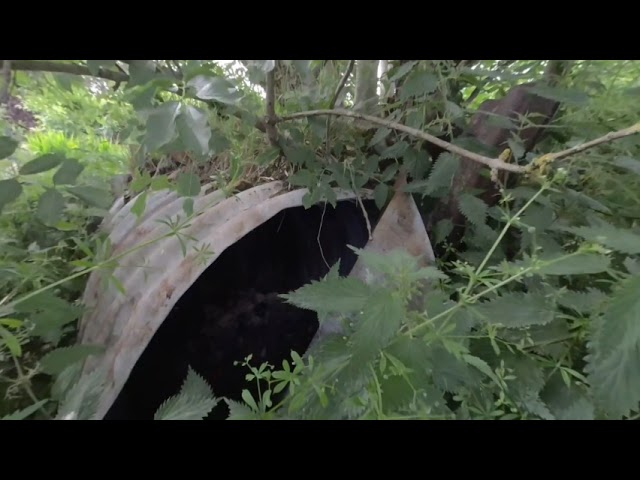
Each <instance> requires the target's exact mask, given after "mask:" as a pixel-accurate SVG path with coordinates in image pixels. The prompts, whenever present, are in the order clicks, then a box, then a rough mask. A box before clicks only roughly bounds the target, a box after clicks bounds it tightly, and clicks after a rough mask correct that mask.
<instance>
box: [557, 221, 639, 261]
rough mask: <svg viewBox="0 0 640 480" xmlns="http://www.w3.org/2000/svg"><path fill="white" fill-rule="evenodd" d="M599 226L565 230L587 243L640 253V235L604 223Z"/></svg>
mask: <svg viewBox="0 0 640 480" xmlns="http://www.w3.org/2000/svg"><path fill="white" fill-rule="evenodd" d="M601 223H602V224H601V225H599V226H592V227H570V228H563V230H564V231H567V232H570V233H573V234H574V235H577V236H579V237H582V238H584V239H585V240H587V241H590V242H594V243H600V244H602V245H604V246H606V247H609V248H612V249H614V250H617V251H619V252H622V253H629V254H632V255H633V254H637V253H640V235H637V234H635V233H633V232H631V231H629V230H625V229H623V228H617V227H614V226H613V225H609V224H608V223H605V222H602V221H601Z"/></svg>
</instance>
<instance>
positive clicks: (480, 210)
mask: <svg viewBox="0 0 640 480" xmlns="http://www.w3.org/2000/svg"><path fill="white" fill-rule="evenodd" d="M458 208H459V209H460V213H462V215H464V217H465V218H466V219H467V220H468V221H469V222H470V223H473V224H474V225H484V223H485V221H486V218H487V208H488V207H487V204H486V203H484V201H483V200H482V199H481V198H478V197H474V196H473V195H470V194H468V193H463V194H462V195H460V198H459V201H458Z"/></svg>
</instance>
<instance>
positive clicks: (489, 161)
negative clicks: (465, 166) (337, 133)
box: [279, 109, 526, 173]
mask: <svg viewBox="0 0 640 480" xmlns="http://www.w3.org/2000/svg"><path fill="white" fill-rule="evenodd" d="M320 115H334V116H341V117H351V118H357V119H360V120H365V121H367V122H371V123H374V124H377V125H381V126H383V127H387V128H390V129H392V130H398V131H400V132H404V133H407V134H409V135H411V136H413V137H416V138H420V139H422V140H425V141H427V142H429V143H433V144H434V145H437V146H439V147H440V148H442V149H444V150H447V151H449V152H451V153H455V154H456V155H460V156H462V157H466V158H468V159H470V160H473V161H475V162H478V163H482V164H484V165H486V166H488V167H491V168H498V169H502V170H508V171H510V172H516V173H524V172H525V171H526V167H524V166H520V165H512V164H509V163H505V162H503V161H501V160H499V159H497V158H489V157H485V156H484V155H479V154H477V153H473V152H470V151H469V150H466V149H464V148H461V147H458V146H456V145H452V144H451V143H449V142H446V141H444V140H440V139H439V138H438V137H434V136H433V135H430V134H428V133H425V132H423V131H421V130H418V129H416V128H411V127H407V126H406V125H403V124H401V123H398V122H393V121H391V120H385V119H384V118H379V117H374V116H373V115H367V114H365V113H358V112H353V111H350V110H343V109H335V110H310V111H307V112H299V113H293V114H291V115H286V116H284V117H281V118H280V119H279V121H286V120H294V119H298V118H306V117H317V116H320Z"/></svg>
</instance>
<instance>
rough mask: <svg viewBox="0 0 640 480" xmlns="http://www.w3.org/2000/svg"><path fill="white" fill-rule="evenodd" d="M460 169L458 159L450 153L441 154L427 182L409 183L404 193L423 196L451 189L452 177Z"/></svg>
mask: <svg viewBox="0 0 640 480" xmlns="http://www.w3.org/2000/svg"><path fill="white" fill-rule="evenodd" d="M459 167H460V158H459V157H458V156H454V155H452V154H450V153H443V154H442V155H440V157H438V161H437V162H436V164H435V165H434V167H433V169H432V170H431V174H430V175H429V179H428V180H426V181H425V180H421V181H418V182H411V183H410V184H408V185H407V186H406V187H405V188H404V191H405V192H420V193H422V194H423V195H433V194H437V193H439V191H440V190H447V191H448V189H449V188H451V183H452V182H453V177H454V175H455V174H456V172H457V171H458V168H459Z"/></svg>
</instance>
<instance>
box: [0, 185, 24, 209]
mask: <svg viewBox="0 0 640 480" xmlns="http://www.w3.org/2000/svg"><path fill="white" fill-rule="evenodd" d="M21 193H22V185H21V184H20V182H18V180H16V179H15V178H10V179H8V180H0V212H2V209H3V208H4V206H5V205H8V204H10V203H11V202H13V201H14V200H17V198H18V197H19V196H20V194H21Z"/></svg>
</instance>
